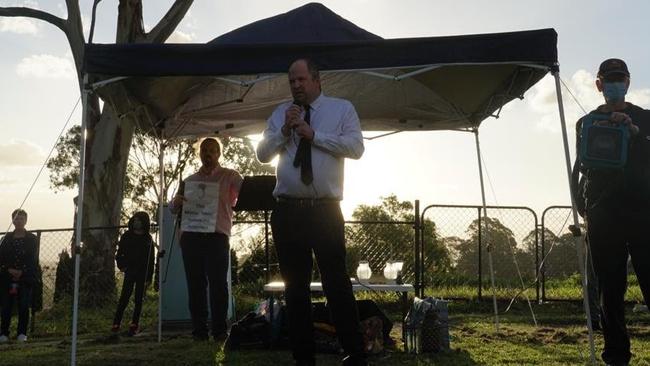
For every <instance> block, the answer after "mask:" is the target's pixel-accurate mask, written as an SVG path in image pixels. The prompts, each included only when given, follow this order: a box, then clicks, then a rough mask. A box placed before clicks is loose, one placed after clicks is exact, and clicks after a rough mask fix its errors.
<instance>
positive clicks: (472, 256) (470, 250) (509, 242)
mask: <svg viewBox="0 0 650 366" xmlns="http://www.w3.org/2000/svg"><path fill="white" fill-rule="evenodd" d="M479 225H480V227H479ZM486 226H487V229H486ZM479 230H480V234H481V242H482V247H481V261H480V263H481V268H482V271H483V273H484V278H487V277H486V276H485V275H486V274H488V273H489V263H488V253H487V251H488V248H489V250H490V251H491V253H492V258H493V259H499V260H500V262H501V263H508V265H495V266H494V276H495V278H497V279H499V280H500V281H501V282H504V281H505V282H508V281H514V282H513V283H518V278H519V276H518V274H517V271H516V267H515V266H514V264H510V263H513V261H512V258H513V256H514V257H515V258H516V259H517V262H518V263H519V265H520V268H523V269H526V270H524V271H522V276H524V279H526V278H528V279H531V278H534V271H532V272H531V271H529V269H530V268H531V253H529V252H527V251H525V250H524V249H522V248H519V247H517V242H516V240H515V238H514V234H513V233H512V230H510V229H509V228H507V227H506V226H505V225H503V224H502V223H501V222H500V221H499V220H498V219H496V218H491V217H483V218H482V219H481V221H479V220H478V219H476V220H474V221H472V223H471V224H470V225H469V227H468V228H467V232H468V234H469V239H468V240H460V239H458V238H456V239H455V240H451V239H449V240H447V241H446V243H447V244H448V245H452V246H453V251H454V253H455V257H456V263H455V271H456V272H457V273H458V274H459V275H462V276H467V277H468V278H476V277H477V273H478V263H479V251H478V250H479V248H478V243H479ZM532 263H534V261H533V262H532ZM532 268H533V269H534V268H535V267H534V265H532Z"/></svg>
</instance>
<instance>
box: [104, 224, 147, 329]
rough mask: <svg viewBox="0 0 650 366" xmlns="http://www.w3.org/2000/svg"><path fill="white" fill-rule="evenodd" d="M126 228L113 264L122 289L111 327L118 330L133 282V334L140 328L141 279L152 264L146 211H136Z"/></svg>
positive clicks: (143, 285) (143, 281) (142, 279)
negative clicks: (122, 273)
mask: <svg viewBox="0 0 650 366" xmlns="http://www.w3.org/2000/svg"><path fill="white" fill-rule="evenodd" d="M128 226H129V228H128V230H127V231H126V232H125V233H124V234H122V237H121V238H120V242H119V244H118V249H117V254H116V255H115V261H116V263H117V268H119V269H120V271H122V272H124V283H123V284H122V293H121V294H120V300H119V302H118V304H117V310H116V311H115V318H114V319H113V327H112V328H111V331H113V332H118V331H119V330H120V323H121V322H122V316H123V315H124V309H126V306H127V304H128V303H129V299H130V298H131V293H132V292H133V287H134V286H135V298H134V299H133V301H134V303H135V306H134V308H133V318H132V320H131V325H130V326H129V335H131V336H133V335H135V334H137V333H138V332H139V331H140V327H139V325H138V324H139V322H140V313H141V311H142V299H143V297H144V291H145V289H146V286H145V283H146V284H149V283H150V282H151V277H152V275H153V267H154V249H153V247H154V245H155V244H154V242H153V238H152V237H151V234H149V229H150V226H151V223H150V220H149V215H148V214H147V213H146V212H136V213H135V214H134V215H133V217H131V219H129V225H128Z"/></svg>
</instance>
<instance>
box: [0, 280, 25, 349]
mask: <svg viewBox="0 0 650 366" xmlns="http://www.w3.org/2000/svg"><path fill="white" fill-rule="evenodd" d="M10 284H11V282H10V281H8V280H7V281H2V286H0V291H2V294H0V299H2V315H1V317H0V318H1V320H0V334H1V335H4V336H7V337H9V327H10V326H11V314H12V311H13V307H14V304H15V303H17V305H18V329H17V331H18V334H25V335H27V324H29V307H30V306H31V304H32V288H31V286H29V285H27V284H24V283H19V287H18V294H17V295H9V286H10Z"/></svg>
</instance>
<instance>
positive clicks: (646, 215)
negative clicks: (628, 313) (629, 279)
mask: <svg viewBox="0 0 650 366" xmlns="http://www.w3.org/2000/svg"><path fill="white" fill-rule="evenodd" d="M627 222H628V223H629V227H628V230H627V233H628V249H629V252H630V257H631V258H632V266H633V267H634V272H635V273H636V278H637V279H638V281H639V287H640V288H641V293H642V294H643V299H644V300H645V303H646V305H648V304H650V266H649V265H648V263H650V212H643V211H642V212H635V213H631V215H630V218H629V220H627Z"/></svg>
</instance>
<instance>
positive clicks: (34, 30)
mask: <svg viewBox="0 0 650 366" xmlns="http://www.w3.org/2000/svg"><path fill="white" fill-rule="evenodd" d="M39 30H40V26H39V25H38V23H37V21H36V20H34V19H30V18H23V17H16V18H14V17H11V18H9V17H7V18H0V32H7V33H16V34H31V35H36V34H38V33H39Z"/></svg>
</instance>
